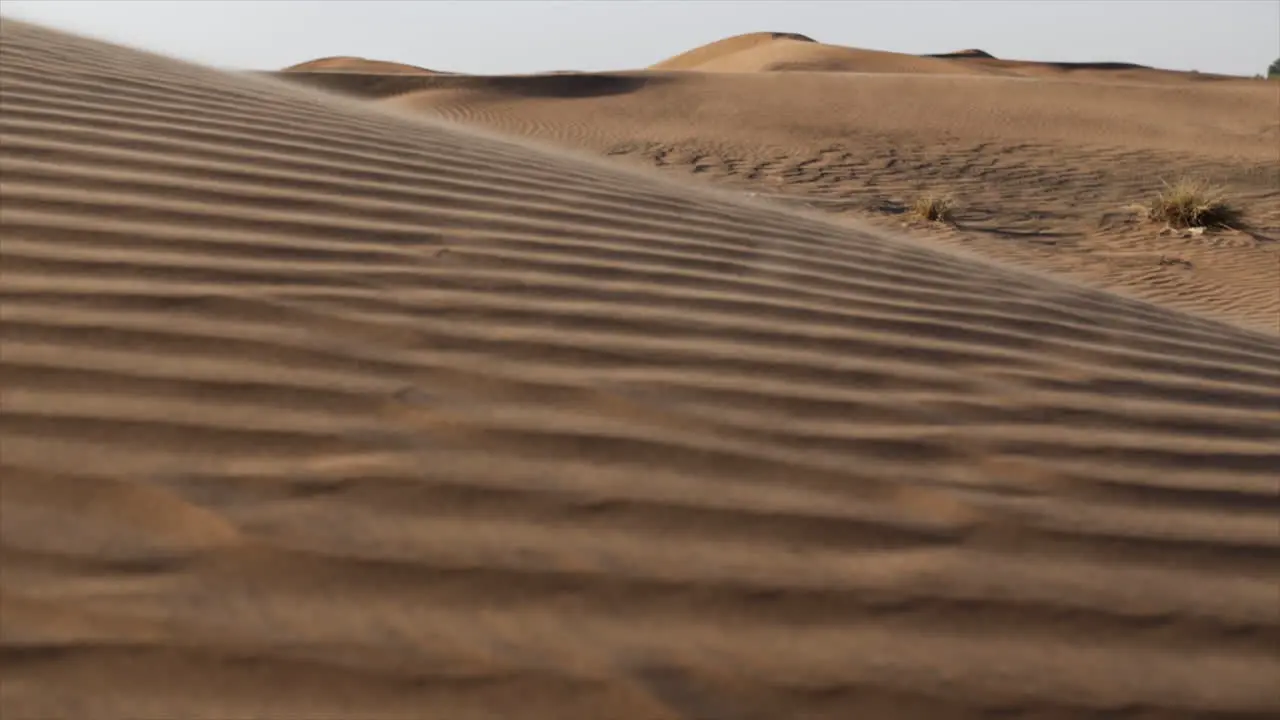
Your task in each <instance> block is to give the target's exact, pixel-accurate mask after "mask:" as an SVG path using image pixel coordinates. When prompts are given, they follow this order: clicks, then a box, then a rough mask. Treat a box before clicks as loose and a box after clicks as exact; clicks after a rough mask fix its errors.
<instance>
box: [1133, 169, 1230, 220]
mask: <svg viewBox="0 0 1280 720" xmlns="http://www.w3.org/2000/svg"><path fill="white" fill-rule="evenodd" d="M1146 213H1147V218H1148V219H1149V220H1153V221H1156V222H1163V223H1165V224H1166V225H1168V226H1169V227H1174V228H1232V227H1235V226H1237V225H1238V224H1239V222H1240V213H1239V211H1237V210H1236V209H1235V208H1233V207H1231V205H1230V204H1229V203H1228V202H1227V201H1226V199H1225V196H1224V195H1223V193H1222V190H1221V189H1220V188H1218V187H1214V186H1212V185H1210V184H1209V183H1207V182H1205V181H1203V180H1190V179H1183V180H1179V181H1178V182H1176V183H1174V184H1172V185H1170V184H1169V183H1165V184H1164V190H1163V191H1161V192H1160V194H1159V195H1157V196H1156V197H1155V198H1153V199H1152V200H1151V202H1150V203H1149V204H1148V205H1146Z"/></svg>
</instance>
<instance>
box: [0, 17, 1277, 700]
mask: <svg viewBox="0 0 1280 720" xmlns="http://www.w3.org/2000/svg"><path fill="white" fill-rule="evenodd" d="M0 27H2V29H0V93H2V94H0V98H2V100H3V113H2V115H0V198H2V202H0V239H2V242H3V260H2V266H0V270H2V272H0V298H2V300H3V305H2V311H3V317H2V320H3V322H2V323H0V333H2V335H0V340H2V341H3V353H2V354H0V387H2V388H3V403H2V410H3V413H2V415H0V443H2V447H3V453H2V454H0V471H2V472H3V483H2V484H0V513H2V518H3V522H0V561H2V562H3V566H2V567H3V572H2V573H0V673H2V675H0V717H3V718H5V720H28V719H31V720H48V719H50V718H91V719H94V720H97V719H116V718H119V719H121V720H123V719H126V718H127V719H130V720H149V719H157V720H159V719H163V720H175V719H186V718H202V719H209V720H232V719H248V718H255V719H269V720H279V719H291V720H304V719H305V720H318V719H322V718H324V719H338V718H344V719H350V718H359V719H363V720H381V719H389V718H397V719H406V720H407V719H409V718H427V719H436V718H440V719H448V720H495V719H503V720H506V719H508V718H512V719H515V718H519V719H527V720H712V719H714V720H776V719H792V718H794V719H796V720H846V719H848V718H888V719H891V720H892V719H897V718H908V719H917V720H938V719H949V718H1004V719H1008V718H1019V719H1032V718H1035V719H1048V718H1076V717H1079V718H1085V717H1089V718H1096V717H1107V718H1142V719H1143V720H1151V719H1153V718H1184V717H1203V718H1262V717H1269V716H1272V715H1271V714H1272V713H1274V712H1276V711H1277V710H1280V699H1278V698H1277V695H1276V680H1277V678H1278V677H1280V657H1278V656H1277V652H1276V648H1277V647H1278V646H1280V603H1278V602H1277V601H1278V600H1280V595H1278V583H1280V562H1278V561H1280V536H1278V535H1277V532H1276V517H1277V511H1280V499H1278V497H1277V479H1276V478H1277V475H1276V470H1277V468H1280V339H1277V338H1276V337H1275V336H1274V335H1269V334H1266V333H1264V332H1261V331H1258V332H1254V331H1250V330H1247V329H1244V328H1242V327H1237V326H1233V325H1230V324H1227V323H1222V322H1218V321H1213V320H1209V319H1206V318H1204V317H1200V316H1197V315H1194V314H1190V313H1184V312H1180V311H1176V310H1173V309H1170V308H1168V307H1163V306H1159V305H1154V304H1150V303H1146V302H1143V301H1138V300H1134V299H1130V298H1124V297H1121V296H1119V295H1115V294H1111V293H1107V292H1103V291H1101V290H1098V289H1096V288H1090V287H1086V286H1084V285H1079V284H1071V283H1067V282H1064V281H1060V280H1058V279H1055V278H1053V277H1050V276H1047V275H1043V274H1035V273H1032V272H1030V271H1026V270H1023V269H1018V268H1011V267H1008V266H1005V265H997V264H994V263H992V262H988V261H985V260H981V259H977V258H975V257H973V256H972V254H970V253H961V252H954V251H951V250H946V249H939V248H938V247H934V246H932V245H931V244H930V243H931V242H932V241H929V240H927V239H926V240H925V241H916V240H914V239H908V238H903V237H899V236H897V235H894V234H890V233H887V232H883V231H878V230H870V229H864V228H859V227H855V226H853V225H846V224H841V223H837V222H833V221H832V220H831V219H829V218H825V217H822V216H818V215H817V214H815V213H808V212H800V211H798V210H793V209H789V208H786V207H783V206H781V205H780V204H779V203H775V202H768V201H764V200H761V199H758V198H757V199H752V198H745V197H742V194H741V193H740V192H736V191H735V192H732V193H731V192H729V191H727V190H723V189H703V188H699V187H698V186H696V185H693V184H690V183H687V182H682V181H676V180H674V179H672V178H665V177H657V173H654V172H652V171H648V170H639V169H631V168H624V167H618V166H617V165H616V164H611V163H609V162H608V161H605V160H595V159H590V158H585V157H579V156H578V155H577V154H575V153H572V152H568V151H559V150H552V149H550V146H540V145H535V144H532V143H530V142H529V141H523V140H522V141H516V140H505V139H502V138H500V137H497V136H493V135H489V134H485V133H482V132H480V131H478V130H474V129H468V128H465V127H461V126H454V125H449V124H445V123H441V122H439V121H438V120H433V119H430V118H426V117H425V116H424V114H423V113H421V112H417V111H414V110H413V109H412V108H409V109H408V110H407V111H406V110H404V109H400V110H397V111H396V113H390V112H386V111H385V110H384V109H381V108H380V107H377V106H373V105H371V104H370V103H368V102H366V101H360V100H354V99H346V98H340V97H336V96H331V95H326V94H323V93H321V92H318V91H315V90H313V89H309V88H304V87H300V86H297V85H289V84H286V83H283V82H280V81H277V80H271V79H263V78H261V77H251V76H246V75H232V74H225V73H220V72H216V71H213V70H208V69H203V68H199V67H195V66H190V65H186V64H182V63H179V62H176V61H172V60H168V59H164V58H160V57H156V56H152V55H147V54H143V53H140V52H135V51H132V50H128V49H124V48H120V47H115V46H111V45H107V44H103V43H99V42H96V41H90V40H85V39H80V38H75V37H72V36H68V35H63V34H60V33H56V32H53V31H48V30H44V29H41V28H37V27H33V26H30V25H26V24H22V23H18V22H9V21H6V22H5V23H4V24H3V26H0ZM654 87H655V88H657V89H661V88H662V87H664V86H661V85H657V86H654ZM665 87H667V88H679V87H680V85H679V84H669V85H667V86H665ZM662 91H671V90H662ZM1135 92H1143V91H1141V90H1137V91H1135ZM588 102H596V100H594V99H592V100H590V101H588ZM1241 102H1245V101H1243V100H1242V101H1241ZM1117 112H1123V110H1120V111H1117ZM397 113H398V114H397ZM493 117H507V116H500V115H494V116H493ZM530 117H532V118H535V119H536V118H538V117H539V116H538V115H537V114H533V115H531V116H530ZM531 122H532V121H531ZM744 124H746V123H745V119H744ZM1051 131H1053V130H1052V127H1050V128H1049V129H1047V130H1044V132H1051ZM1059 131H1061V132H1065V130H1059ZM584 133H585V131H584ZM1220 142H1222V143H1223V144H1225V145H1229V144H1230V143H1232V142H1240V143H1245V144H1247V143H1248V142H1249V141H1248V140H1247V139H1236V140H1233V139H1231V138H1230V137H1224V138H1223V139H1222V140H1221V141H1220ZM1022 152H1025V153H1032V152H1039V151H1036V150H1035V149H1034V146H1033V145H1030V144H1029V145H1028V147H1027V149H1025V150H1023V151H1022ZM1205 152H1206V153H1212V152H1215V150H1213V149H1212V148H1209V149H1206V150H1205ZM1019 157H1027V156H1019ZM1026 172H1027V174H1028V177H1032V172H1031V170H1027V171H1026ZM1035 177H1038V176H1035ZM1031 183H1032V187H1034V180H1032V181H1031Z"/></svg>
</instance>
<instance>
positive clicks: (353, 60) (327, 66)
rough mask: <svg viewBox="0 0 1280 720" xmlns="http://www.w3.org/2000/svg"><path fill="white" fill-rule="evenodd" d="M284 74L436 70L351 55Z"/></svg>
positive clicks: (308, 63)
mask: <svg viewBox="0 0 1280 720" xmlns="http://www.w3.org/2000/svg"><path fill="white" fill-rule="evenodd" d="M282 72H293V73H297V72H331V73H338V72H352V73H364V74H373V73H382V74H392V75H394V74H410V75H423V74H427V75H430V74H435V72H436V71H435V70H428V69H426V68H423V67H418V66H417V65H406V64H404V63H397V62H388V61H386V60H370V59H368V58H362V57H353V56H350V55H335V56H333V57H324V58H316V59H315V60H308V61H306V62H300V63H297V64H295V65H290V66H289V67H287V68H285V69H284V70H283V71H282Z"/></svg>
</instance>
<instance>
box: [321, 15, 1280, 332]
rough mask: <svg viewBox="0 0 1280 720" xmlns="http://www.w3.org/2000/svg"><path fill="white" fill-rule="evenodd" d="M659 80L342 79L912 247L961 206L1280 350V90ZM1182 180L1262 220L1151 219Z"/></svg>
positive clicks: (1085, 274) (812, 51) (1050, 261)
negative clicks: (931, 208) (917, 220)
mask: <svg viewBox="0 0 1280 720" xmlns="http://www.w3.org/2000/svg"><path fill="white" fill-rule="evenodd" d="M654 68H655V69H651V70H644V71H633V72H625V73H612V74H600V75H579V76H564V77H555V76H534V77H520V76H512V77H466V76H458V77H455V78H448V79H437V80H435V81H433V82H432V83H431V84H429V85H428V84H426V83H422V82H419V83H418V84H416V85H410V84H408V83H407V82H404V81H401V82H393V81H394V78H384V79H382V80H378V79H377V78H366V79H362V80H360V81H359V83H356V82H355V81H354V80H348V82H347V83H346V84H347V85H348V86H352V87H350V89H347V88H340V87H339V86H338V85H337V84H336V83H333V82H330V83H327V84H328V85H329V86H330V87H332V88H333V89H337V90H343V91H350V92H356V91H360V94H361V95H363V96H364V97H366V98H369V97H373V96H379V95H380V96H381V97H382V98H383V99H382V100H381V102H382V103H383V104H384V105H385V106H387V107H392V108H396V109H397V110H400V111H407V112H414V113H418V114H419V115H430V116H435V117H444V118H446V119H449V120H453V121H457V122H460V123H464V124H471V125H480V126H485V127H489V128H493V129H496V130H499V131H501V132H503V133H507V134H512V135H523V136H528V137H533V138H539V139H541V140H545V141H551V142H554V143H556V144H559V145H561V146H564V147H567V148H577V149H580V150H585V151H588V152H590V153H593V154H595V155H601V156H610V157H613V158H615V159H619V160H622V161H631V162H632V163H635V164H640V165H647V166H651V167H657V168H661V169H663V170H665V171H668V172H669V173H670V174H674V175H679V176H684V177H686V178H688V179H690V180H692V181H699V182H702V183H708V182H711V183H719V184H722V185H726V186H730V187H733V188H735V189H737V190H738V191H744V192H749V193H753V194H755V195H756V196H757V197H761V198H765V199H770V200H772V201H775V202H777V203H783V204H786V205H788V206H790V207H793V208H801V209H806V210H815V211H821V212H824V213H828V214H830V215H831V216H832V217H833V218H834V219H838V220H852V221H854V222H856V223H859V224H866V223H872V224H875V225H878V226H880V227H883V228H886V229H890V230H893V231H900V230H901V229H902V224H903V222H904V220H907V214H908V210H909V209H910V208H911V207H912V205H913V204H914V203H915V202H916V200H917V199H918V198H921V197H923V196H928V195H938V196H945V197H950V198H951V199H952V201H953V203H954V204H955V211H954V224H952V225H950V226H942V225H928V224H924V225H923V226H922V227H919V228H917V231H916V234H918V235H920V236H922V237H924V238H927V239H928V240H929V241H930V242H933V243H935V244H940V245H949V246H952V247H962V248H964V249H966V250H968V251H971V252H973V253H975V254H978V255H980V256H983V257H987V258H992V259H996V260H999V261H1002V262H1008V263H1013V264H1017V265H1021V266H1025V267H1029V268H1033V269H1036V270H1040V271H1045V272H1050V273H1053V274H1056V275H1063V276H1070V277H1072V278H1074V279H1076V280H1079V281H1081V282H1085V283H1088V284H1090V285H1092V286H1095V287H1099V288H1105V289H1108V290H1111V291H1114V292H1119V293H1124V294H1127V295H1129V296H1132V297H1140V298H1144V299H1147V300H1151V301H1154V302H1158V303H1162V304H1166V305H1168V306H1170V307H1175V308H1177V309H1179V310H1184V311H1187V312H1193V313H1198V314H1200V315H1203V316H1205V317H1211V318H1214V319H1217V320H1221V321H1226V322H1231V323H1236V324H1238V325H1241V326H1243V327H1247V328H1251V329H1254V330H1259V331H1262V332H1267V333H1270V334H1273V335H1280V113H1277V108H1278V107H1280V84H1277V83H1275V82H1268V81H1262V80H1251V79H1242V78H1235V79H1229V78H1222V77H1219V76H1211V75H1201V74H1193V73H1175V72H1169V71H1163V70H1153V69H1149V68H1141V67H1138V66H1134V65H1124V64H1121V63H1095V64H1092V65H1087V64H1077V65H1066V64H1061V63H1057V64H1055V63H1032V62H1014V61H1003V60H996V59H994V58H990V57H989V56H986V55H985V54H983V53H981V51H967V52H960V53H952V54H948V55H944V56H929V57H921V56H913V55H903V54H899V53H885V52H878V51H870V50H861V49H856V48H842V47H835V46H830V45H822V44H819V43H815V42H812V41H810V40H808V39H806V38H803V37H802V36H792V35H783V34H766V33H760V34H755V35H748V36H739V37H735V38H729V39H727V40H724V41H721V42H719V43H712V44H711V45H708V46H705V47H702V48H697V49H695V50H693V51H690V52H689V53H685V54H684V55H680V56H677V57H675V58H672V59H670V60H667V61H664V62H662V63H658V64H657V65H655V66H654ZM321 80H323V78H321ZM313 84H319V85H324V84H326V83H323V82H317V83H313ZM356 85H358V87H355V86H356ZM1182 180H1192V181H1203V182H1205V183H1206V184H1208V185H1211V186H1216V187H1217V188H1218V189H1219V190H1220V191H1221V193H1222V194H1223V195H1224V196H1225V197H1226V199H1227V200H1228V202H1229V203H1230V204H1231V205H1232V206H1234V207H1235V208H1236V209H1237V210H1239V211H1240V213H1242V216H1243V217H1242V218H1241V220H1240V222H1238V223H1236V224H1235V225H1234V226H1233V227H1232V228H1230V229H1220V230H1214V231H1211V232H1207V233H1203V234H1202V233H1199V232H1198V231H1197V232H1189V231H1185V230H1181V229H1165V228H1164V226H1163V225H1162V224H1159V223H1152V222H1148V221H1146V220H1145V218H1143V217H1142V216H1141V213H1140V212H1137V211H1136V210H1135V207H1137V206H1141V205H1143V204H1146V203H1148V202H1150V201H1151V200H1152V199H1153V198H1154V197H1155V196H1156V195H1157V194H1158V193H1159V192H1161V191H1162V190H1163V189H1164V187H1165V185H1166V184H1177V183H1178V182H1179V181H1182Z"/></svg>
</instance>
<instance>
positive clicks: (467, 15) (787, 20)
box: [0, 0, 1280, 75]
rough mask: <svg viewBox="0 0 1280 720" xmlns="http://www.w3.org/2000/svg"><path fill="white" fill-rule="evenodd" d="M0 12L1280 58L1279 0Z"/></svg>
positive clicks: (442, 4)
mask: <svg viewBox="0 0 1280 720" xmlns="http://www.w3.org/2000/svg"><path fill="white" fill-rule="evenodd" d="M0 13H2V14H3V15H4V16H5V17H10V18H18V19H23V20H29V21H32V22H36V23H40V24H43V25H48V26H51V27H56V28H61V29H65V30H69V31H71V32H75V33H78V34H82V35H89V36H93V37H98V38H101V39H104V40H109V41H112V42H116V43H121V44H125V45H131V46H133V47H136V48H140V49H144V50H150V51H153V52H159V53H163V54H166V55H171V56H174V57H179V58H182V59H185V60H192V61H195V62H200V63H203V64H206V65H214V66H217V67H222V68H226V69H263V70H266V69H278V68H281V67H284V66H287V65H292V64H293V63H297V62H301V61H304V60H311V59H314V58H317V57H324V56H329V55H357V56H361V57H367V58H374V59H379V60H391V61H395V62H404V63H409V64H413V65H420V66H423V67H428V68H432V69H435V70H448V71H455V72H468V73H478V74H501V73H528V72H542V71H551V70H587V71H592V70H617V69H628V68H638V67H643V66H646V65H650V64H652V63H654V62H657V61H659V60H662V59H664V58H666V57H669V56H671V55H675V54H676V53H679V52H683V51H684V50H688V49H690V48H693V47H696V46H698V45H701V44H704V43H707V42H711V41H713V40H718V39H720V38H723V37H727V36H729V35H736V34H738V33H744V32H755V31H778V32H798V33H803V34H805V35H809V36H810V37H813V38H814V39H816V40H818V41H820V42H826V43H832V44H836V45H852V46H855V47H864V48H872V49H876V50H894V51H898V52H908V53H930V52H948V51H952V50H960V49H963V48H980V49H983V50H986V51H987V52H990V53H992V54H994V55H996V56H997V57H1003V58H1008V59H1019V60H1055V61H1068V62H1084V61H1121V62H1136V63H1140V64H1143V65H1154V66H1156V67H1163V68H1170V69H1176V70H1199V71H1201V72H1217V73H1226V74H1233V75H1254V74H1257V73H1263V72H1265V71H1266V68H1267V66H1268V65H1269V64H1270V63H1271V62H1272V61H1273V60H1275V59H1276V58H1277V57H1280V0H1130V1H1126V0H1068V1H1057V0H1003V1H999V0H991V1H978V0H971V1H966V0H939V1H930V0H897V1H896V2H876V1H873V0H825V1H823V2H806V1H804V0H790V1H771V0H573V1H565V0H560V1H556V2H551V1H539V0H519V1H516V2H498V1H496V0H495V1H482V0H455V1H453V2H446V1H443V0H435V1H413V0H399V1H398V2H378V1H375V0H350V1H348V0H288V1H268V0H257V1H255V0H225V1H223V2H214V1H202V0H176V1H166V0H144V1H140V2H139V1H132V2H129V1H124V0H120V1H116V0H84V1H82V0H4V1H3V3H2V4H0Z"/></svg>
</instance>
